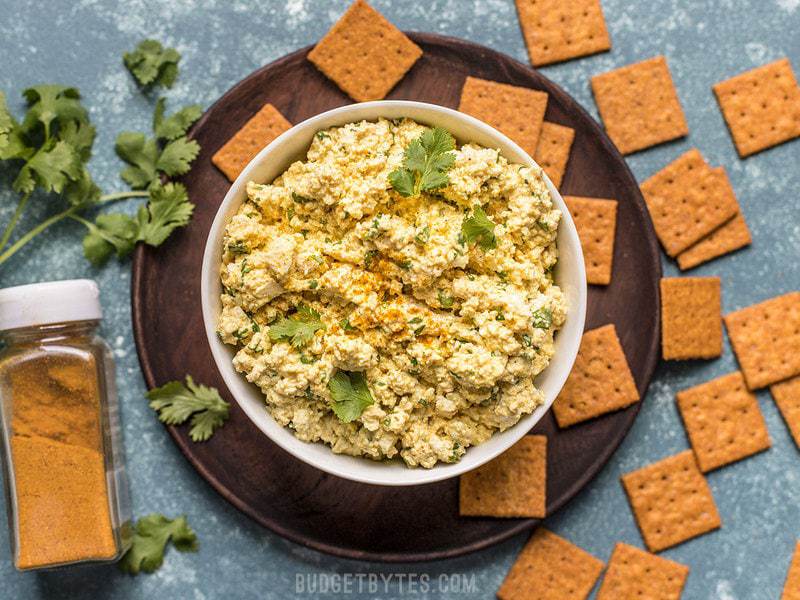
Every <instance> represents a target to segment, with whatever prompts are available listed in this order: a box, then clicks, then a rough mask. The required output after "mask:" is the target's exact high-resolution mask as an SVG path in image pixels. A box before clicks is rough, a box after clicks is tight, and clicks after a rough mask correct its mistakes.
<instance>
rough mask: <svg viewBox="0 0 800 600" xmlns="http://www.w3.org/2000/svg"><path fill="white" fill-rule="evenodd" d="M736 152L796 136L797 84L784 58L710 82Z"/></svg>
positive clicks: (799, 124)
mask: <svg viewBox="0 0 800 600" xmlns="http://www.w3.org/2000/svg"><path fill="white" fill-rule="evenodd" d="M714 94H715V95H716V96H717V102H719V107H720V109H722V116H723V117H725V122H726V123H727V124H728V129H729V130H730V132H731V135H732V136H733V142H734V144H736V150H737V151H738V152H739V156H741V157H745V156H750V155H751V154H755V153H756V152H760V151H761V150H765V149H767V148H771V147H772V146H776V145H778V144H782V143H783V142H786V141H788V140H791V139H793V138H796V137H798V136H800V87H798V85H797V81H796V80H795V77H794V73H793V72H792V65H791V64H790V63H789V59H788V58H782V59H781V60H777V61H775V62H772V63H769V64H767V65H763V66H761V67H758V68H755V69H752V70H750V71H746V72H745V73H741V74H740V75H737V76H736V77H732V78H731V79H728V80H726V81H722V82H720V83H718V84H716V85H715V86H714Z"/></svg>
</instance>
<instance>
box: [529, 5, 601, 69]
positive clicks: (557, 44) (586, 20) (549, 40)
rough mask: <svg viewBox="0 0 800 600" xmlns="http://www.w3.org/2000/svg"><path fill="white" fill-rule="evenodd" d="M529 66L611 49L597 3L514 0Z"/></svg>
mask: <svg viewBox="0 0 800 600" xmlns="http://www.w3.org/2000/svg"><path fill="white" fill-rule="evenodd" d="M516 3H517V13H518V14H519V23H520V26H521V27H522V35H523V37H524V38H525V45H526V46H527V47H528V55H529V56H530V58H531V64H533V65H535V66H537V67H540V66H542V65H548V64H550V63H555V62H560V61H562V60H569V59H571V58H577V57H579V56H588V55H590V54H596V53H598V52H605V51H606V50H610V49H611V40H610V39H609V37H608V30H607V29H606V20H605V18H604V17H603V8H602V7H601V6H600V0H571V1H570V2H564V1H563V0H516Z"/></svg>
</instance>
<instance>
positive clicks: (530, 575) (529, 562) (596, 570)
mask: <svg viewBox="0 0 800 600" xmlns="http://www.w3.org/2000/svg"><path fill="white" fill-rule="evenodd" d="M602 570H603V561H601V560H600V559H598V558H595V557H594V556H592V555H591V554H589V553H588V552H586V551H585V550H582V549H581V548H578V547H577V546H576V545H574V544H572V543H570V542H568V541H567V540H565V539H564V538H562V537H560V536H558V535H556V534H555V533H552V532H550V531H547V530H546V529H543V528H542V527H540V528H538V529H537V530H536V531H534V532H533V535H532V536H531V538H530V540H528V543H527V544H525V547H524V548H523V549H522V552H520V553H519V556H518V557H517V560H516V561H515V562H514V564H513V565H512V566H511V570H510V571H509V572H508V575H506V578H505V580H503V583H502V585H501V586H500V589H499V590H497V597H498V598H499V599H500V600H520V599H523V598H536V600H584V599H585V598H586V597H587V596H588V595H589V592H591V591H592V588H593V587H594V584H595V582H596V581H597V578H598V577H600V572H601V571H602Z"/></svg>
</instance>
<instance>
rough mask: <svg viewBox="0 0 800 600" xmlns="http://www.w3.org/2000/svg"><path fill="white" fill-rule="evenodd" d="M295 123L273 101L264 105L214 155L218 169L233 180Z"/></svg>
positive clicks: (213, 158) (213, 159) (214, 161)
mask: <svg viewBox="0 0 800 600" xmlns="http://www.w3.org/2000/svg"><path fill="white" fill-rule="evenodd" d="M291 127H292V124H291V123H289V121H287V120H286V118H285V117H284V116H283V115H282V114H281V113H280V112H279V111H278V109H277V108H275V107H274V106H272V104H265V105H264V106H263V107H261V110H259V111H258V112H257V113H256V114H255V115H254V116H253V117H252V118H251V119H250V120H249V121H248V122H247V123H245V124H244V125H243V126H242V128H241V129H240V130H239V131H237V132H236V133H235V134H234V135H233V137H232V138H231V139H229V140H228V141H227V142H225V145H224V146H222V148H220V149H219V150H217V152H216V153H215V154H214V156H212V157H211V162H213V163H214V164H215V165H216V166H217V168H218V169H219V170H220V171H222V172H223V173H224V174H225V176H226V177H227V178H228V179H229V180H230V181H233V180H234V179H236V178H237V177H238V176H239V173H241V172H242V171H243V170H244V168H245V167H246V166H247V163H249V162H250V161H251V160H253V158H255V156H256V154H258V153H259V152H260V151H261V149H262V148H264V147H265V146H267V144H269V143H270V142H271V141H272V140H274V139H275V138H276V137H278V136H279V135H280V134H282V133H283V132H284V131H286V130H288V129H290V128H291Z"/></svg>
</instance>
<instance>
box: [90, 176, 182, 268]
mask: <svg viewBox="0 0 800 600" xmlns="http://www.w3.org/2000/svg"><path fill="white" fill-rule="evenodd" d="M148 196H149V199H150V201H149V202H148V203H147V205H141V206H140V207H139V210H138V211H137V212H136V214H135V215H134V216H130V215H127V214H121V213H113V214H104V215H99V216H98V217H97V219H96V220H95V222H94V223H91V222H89V221H86V220H85V219H83V218H81V217H78V216H76V217H75V219H76V220H78V221H80V222H81V223H83V224H84V225H85V226H86V228H87V229H88V230H89V232H88V233H87V234H86V236H85V237H84V238H83V253H84V255H85V256H86V258H87V259H89V261H90V262H91V263H92V264H93V265H95V266H100V265H102V264H103V263H105V262H106V261H107V260H108V258H109V257H110V256H111V255H112V254H114V253H116V255H117V257H118V258H123V257H125V256H127V255H128V254H130V253H131V251H132V250H133V248H134V247H135V246H136V242H144V243H145V244H147V245H148V246H160V245H161V244H162V243H164V241H165V240H166V239H167V238H168V237H169V235H170V234H171V233H172V232H173V231H174V230H175V229H177V228H178V227H183V226H184V225H186V224H187V223H189V220H190V219H191V218H192V212H193V211H194V204H192V203H191V202H189V195H188V194H187V192H186V188H185V187H184V186H183V185H182V184H180V183H168V184H166V185H163V186H162V185H159V186H156V187H154V188H151V189H150V190H149V191H148Z"/></svg>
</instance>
